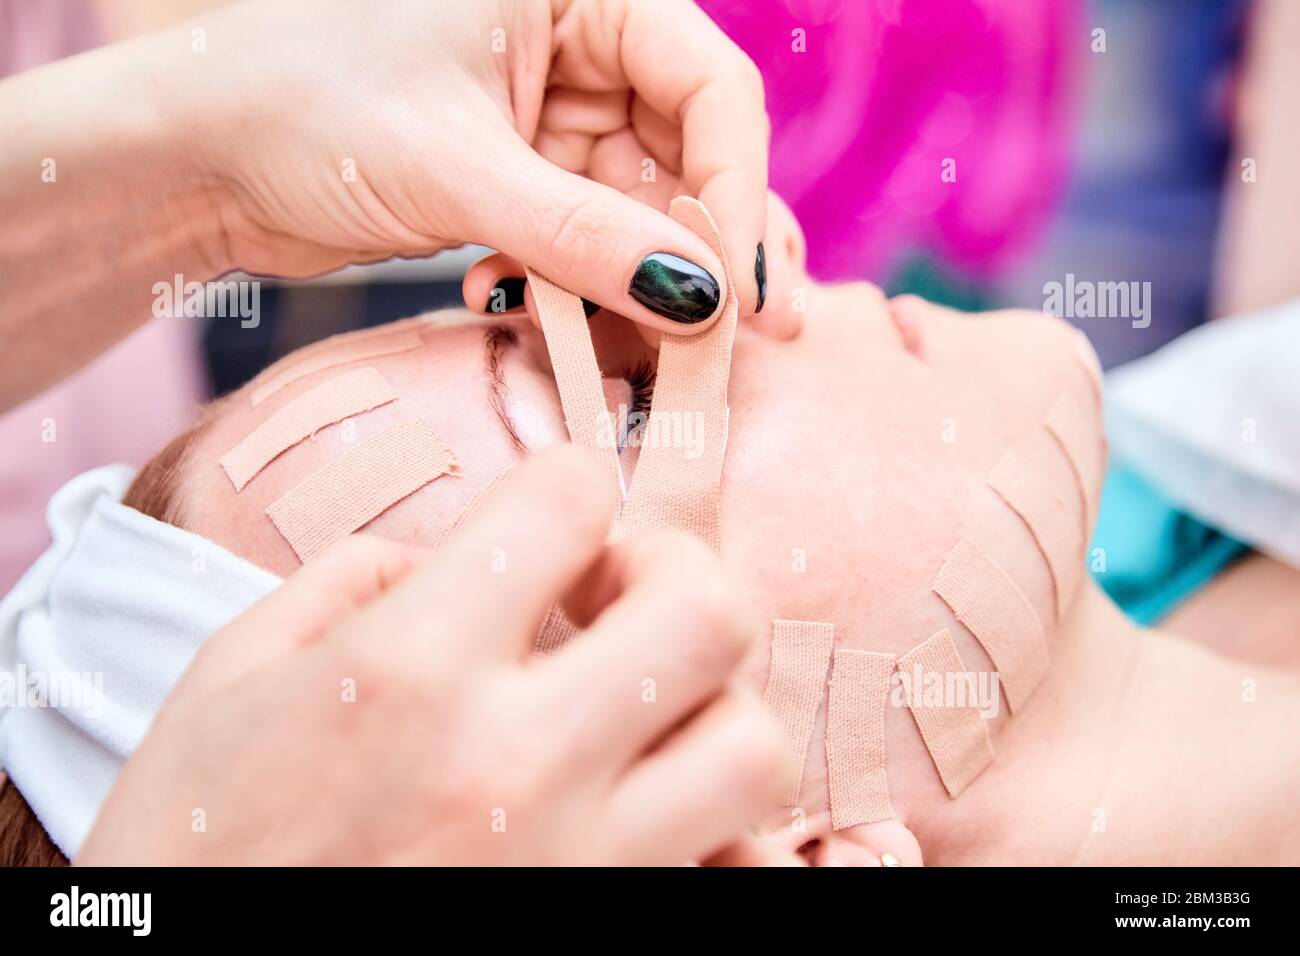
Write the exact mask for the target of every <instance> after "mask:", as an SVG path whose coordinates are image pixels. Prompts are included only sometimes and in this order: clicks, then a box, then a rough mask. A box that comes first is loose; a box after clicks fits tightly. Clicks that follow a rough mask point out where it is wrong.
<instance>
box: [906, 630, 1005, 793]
mask: <svg viewBox="0 0 1300 956" xmlns="http://www.w3.org/2000/svg"><path fill="white" fill-rule="evenodd" d="M898 673H899V675H900V679H901V681H902V685H903V694H904V699H905V700H906V701H907V706H908V709H910V710H911V712H912V718H913V719H914V720H915V721H916V726H917V729H919V730H920V731H921V739H922V740H924V741H925V747H926V749H927V750H929V751H930V757H931V759H932V760H934V766H935V768H936V769H937V770H938V771H939V778H940V779H941V780H942V781H943V785H944V788H945V789H946V790H947V791H948V796H950V797H956V796H957V795H958V794H960V793H961V792H962V791H963V790H965V789H966V787H967V786H968V785H969V784H970V782H971V781H972V780H974V779H975V778H976V777H977V776H979V774H980V772H981V771H982V770H983V769H984V768H985V767H987V766H988V765H989V764H990V763H992V761H993V741H992V740H991V739H990V737H989V729H988V725H987V723H986V722H985V720H984V717H983V716H982V715H981V713H980V708H979V707H978V706H976V702H975V701H973V700H972V695H973V693H974V689H973V688H972V686H971V681H970V679H969V677H968V676H967V672H966V667H965V665H964V664H963V663H962V659H961V655H960V654H958V653H957V645H956V644H954V643H953V642H952V635H950V634H949V633H948V631H947V630H942V631H939V632H938V633H936V634H932V635H931V636H930V637H929V638H927V639H926V640H925V641H923V642H922V643H920V644H918V645H917V646H916V647H914V648H912V649H911V650H910V651H908V652H907V653H906V654H904V655H903V656H902V657H900V658H899V659H898Z"/></svg>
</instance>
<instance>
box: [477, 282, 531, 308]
mask: <svg viewBox="0 0 1300 956" xmlns="http://www.w3.org/2000/svg"><path fill="white" fill-rule="evenodd" d="M523 304H524V280H523V279H519V278H513V277H510V278H505V279H502V280H501V281H500V282H498V283H497V284H496V285H494V286H493V287H492V291H491V292H489V293H488V300H487V305H486V306H485V307H484V309H483V311H484V312H509V311H510V310H511V309H517V308H519V307H520V306H521V305H523Z"/></svg>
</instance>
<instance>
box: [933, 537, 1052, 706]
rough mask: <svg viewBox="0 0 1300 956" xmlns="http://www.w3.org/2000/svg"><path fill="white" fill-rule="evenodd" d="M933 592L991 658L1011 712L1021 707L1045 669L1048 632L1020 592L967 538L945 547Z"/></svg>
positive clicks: (990, 559)
mask: <svg viewBox="0 0 1300 956" xmlns="http://www.w3.org/2000/svg"><path fill="white" fill-rule="evenodd" d="M933 589H934V593H935V594H937V595H939V597H940V598H941V599H942V600H943V602H944V603H945V604H947V605H948V607H949V608H951V609H952V613H953V615H954V616H956V618H957V620H959V621H960V622H961V623H962V624H964V625H965V626H966V628H967V629H968V630H969V631H970V632H971V633H972V634H974V635H975V639H976V640H977V641H979V642H980V646H982V647H983V648H984V650H985V651H986V652H987V653H988V655H989V657H990V658H992V659H993V666H995V667H996V668H997V669H998V679H999V681H1000V682H1001V684H1002V689H1003V691H1005V693H1006V695H1007V704H1008V706H1010V708H1011V712H1012V713H1013V714H1014V713H1017V712H1019V710H1020V709H1021V708H1022V707H1024V706H1025V702H1026V701H1027V700H1028V699H1029V695H1030V694H1032V693H1033V692H1034V688H1035V687H1037V686H1038V683H1039V681H1041V680H1042V679H1043V675H1044V674H1046V673H1047V664H1048V656H1047V635H1046V634H1044V633H1043V625H1042V623H1041V622H1040V621H1039V620H1038V614H1037V613H1036V612H1035V611H1034V607H1033V605H1032V604H1030V603H1029V599H1028V598H1027V597H1025V595H1024V592H1023V591H1021V590H1020V588H1018V587H1017V586H1016V582H1015V581H1013V580H1011V576H1010V575H1009V574H1007V572H1006V571H1004V570H1002V568H1001V567H999V566H998V565H997V564H995V563H994V561H993V559H992V558H990V557H989V556H988V555H987V554H985V553H984V552H983V551H981V550H980V549H979V548H978V547H977V546H976V544H975V542H973V541H971V540H970V539H969V538H962V539H961V540H960V541H958V542H957V545H956V546H955V547H954V548H953V549H952V550H951V551H949V552H948V556H947V557H946V558H945V559H944V562H943V567H941V568H940V569H939V573H938V575H937V576H936V577H935V579H934V584H933Z"/></svg>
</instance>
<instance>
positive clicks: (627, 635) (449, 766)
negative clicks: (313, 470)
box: [77, 446, 791, 864]
mask: <svg viewBox="0 0 1300 956" xmlns="http://www.w3.org/2000/svg"><path fill="white" fill-rule="evenodd" d="M613 508H614V501H613V496H612V494H611V489H610V488H609V483H608V481H607V479H606V477H605V475H604V473H603V471H602V470H601V469H600V468H599V467H598V466H597V465H596V464H595V463H594V462H593V461H591V460H590V459H588V458H587V457H586V454H585V453H584V452H581V451H578V450H577V449H574V448H573V447H572V446H563V447H561V448H558V449H552V450H549V451H547V452H543V453H542V454H540V455H538V456H536V457H535V458H533V459H530V460H529V461H528V462H526V463H525V464H523V465H522V466H520V467H519V468H518V469H517V472H516V473H515V474H513V475H512V476H511V477H510V478H509V479H507V481H506V483H505V484H503V485H502V487H501V489H500V490H499V492H498V493H496V494H495V495H494V496H493V498H492V499H491V500H490V501H489V502H488V504H487V505H486V506H485V507H483V508H482V509H480V510H479V511H478V512H476V513H475V515H474V516H473V517H472V518H471V519H470V520H469V521H467V523H466V524H465V525H464V526H463V527H462V528H461V529H459V530H458V531H457V533H456V534H455V535H454V536H453V537H452V539H451V540H450V541H449V542H448V543H447V544H446V545H444V546H443V547H442V548H441V549H440V550H438V551H437V552H436V553H435V554H433V555H432V556H429V555H428V553H427V552H423V551H418V550H414V549H410V548H405V547H401V546H397V545H393V544H388V543H384V542H381V541H379V540H377V539H372V538H368V537H360V536H358V537H353V538H350V539H348V540H347V541H345V542H343V543H341V544H340V545H339V546H336V547H335V548H334V549H333V550H331V551H329V552H326V553H324V554H322V556H321V557H320V558H319V559H316V560H313V561H311V562H309V563H308V564H307V565H305V566H304V567H303V568H302V569H301V570H300V571H299V572H298V573H297V574H295V575H294V576H293V577H292V578H290V579H289V580H288V581H287V582H286V583H285V585H284V586H283V587H281V588H280V589H279V590H278V591H276V592H275V593H274V594H272V595H270V596H269V597H268V598H266V599H265V600H263V601H262V602H261V603H259V604H258V605H256V606H255V607H254V608H253V609H252V610H250V611H249V612H247V613H246V614H244V615H243V616H242V617H240V618H239V619H238V620H236V621H235V622H234V623H232V624H230V625H229V626H228V627H226V628H225V629H224V630H222V631H221V632H220V633H218V634H217V635H215V636H214V637H213V638H212V639H211V640H210V641H209V642H208V643H207V644H205V645H204V647H203V650H202V651H201V652H200V654H199V655H198V657H197V658H196V660H195V662H194V664H193V666H192V667H191V669H190V670H189V671H188V672H187V674H186V676H185V677H184V678H183V680H182V681H181V683H180V685H179V686H178V687H177V689H176V690H175V692H174V693H173V695H172V697H171V698H169V700H168V702H167V703H166V705H165V706H164V707H163V709H162V711H161V712H160V713H159V715H158V717H157V719H156V721H155V722H154V724H153V726H152V728H151V729H150V731H149V733H148V735H147V736H146V738H145V740H144V741H143V743H142V744H141V746H140V747H139V749H138V750H137V751H136V753H135V754H134V755H133V756H132V757H131V759H130V760H129V761H128V762H127V765H126V768H125V769H124V771H123V773H122V774H121V776H120V777H119V779H118V781H117V784H116V785H115V787H114V789H113V791H112V792H111V793H110V795H109V797H108V799H107V801H106V802H105V804H104V806H103V808H102V810H101V812H100V815H99V817H98V819H97V820H96V823H95V826H94V828H93V830H92V832H91V834H90V836H89V837H88V838H87V840H86V842H85V844H84V845H83V848H82V852H81V854H80V855H79V857H78V858H77V862H78V863H82V864H124V863H125V864H129V863H141V864H143V863H149V864H154V863H161V864H168V863H181V864H185V863H248V862H257V863H265V864H311V863H363V864H364V863H438V864H484V863H517V864H547V863H550V864H582V863H593V864H670V863H682V862H686V861H690V860H702V859H707V858H709V857H711V856H714V855H715V854H717V853H719V852H723V853H724V854H725V852H726V847H727V846H728V845H730V844H731V843H732V842H733V841H741V842H742V844H746V843H748V842H749V840H748V838H747V836H746V835H745V834H746V826H747V825H748V824H751V823H753V822H755V821H757V820H758V819H759V818H760V817H762V816H763V815H764V814H765V813H766V812H767V811H769V810H771V809H772V808H774V807H775V806H777V805H778V804H779V803H780V799H781V796H782V795H783V794H784V793H785V791H786V787H787V784H788V779H789V775H790V772H791V768H790V767H789V766H788V761H789V758H788V756H787V747H786V745H785V743H784V738H783V736H782V734H781V731H780V730H779V728H778V727H777V726H776V725H775V723H774V722H773V720H772V719H771V717H770V716H769V715H768V714H767V713H766V711H764V710H763V708H762V705H761V704H760V703H759V702H758V701H757V700H756V699H755V698H753V697H752V696H750V695H748V694H744V693H741V692H739V691H737V690H733V689H731V688H730V687H729V685H728V681H729V678H730V676H731V674H732V672H733V670H734V669H735V667H736V666H737V664H738V663H739V661H740V659H741V656H742V654H743V653H744V652H745V650H746V647H747V644H748V641H749V638H750V637H751V635H752V633H753V629H752V628H751V627H750V626H749V625H750V622H749V620H748V618H747V615H746V614H745V612H744V608H743V606H742V605H741V604H740V603H738V601H737V599H736V597H735V596H734V594H733V593H732V591H731V590H730V587H729V586H728V585H727V583H726V581H725V578H724V577H723V575H722V573H721V568H720V564H719V563H718V561H717V559H716V558H715V557H714V556H713V555H712V553H710V552H709V551H708V550H707V549H706V548H704V547H703V546H702V545H700V544H698V543H697V542H695V541H694V540H693V539H690V538H687V537H684V536H681V535H678V534H675V533H674V534H662V535H649V536H642V537H639V538H631V539H628V540H626V541H623V542H620V543H618V544H615V545H612V546H607V545H606V544H605V542H604V538H605V534H606V532H607V530H608V526H609V521H610V518H611V515H612V513H613ZM565 595H569V596H570V598H572V599H571V600H569V601H567V602H566V607H567V609H568V610H569V611H570V613H571V615H572V616H573V617H574V618H575V620H576V621H578V622H579V623H581V624H584V625H588V627H587V631H586V633H585V634H584V635H583V636H582V637H581V638H579V639H577V640H575V641H574V642H573V643H572V644H570V645H569V646H567V647H565V648H563V649H561V650H560V651H558V652H556V653H554V654H552V655H551V656H549V657H546V658H533V659H530V655H529V648H530V644H531V640H532V638H533V635H534V634H535V633H536V631H537V629H538V625H539V624H540V622H541V620H542V618H543V616H544V615H545V613H546V609H547V608H548V607H549V606H550V605H551V604H552V602H554V601H556V600H559V599H560V598H561V597H563V596H565ZM724 858H725V857H724Z"/></svg>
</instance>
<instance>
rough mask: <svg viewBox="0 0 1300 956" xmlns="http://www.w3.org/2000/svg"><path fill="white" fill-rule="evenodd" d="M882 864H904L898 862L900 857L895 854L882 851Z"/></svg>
mask: <svg viewBox="0 0 1300 956" xmlns="http://www.w3.org/2000/svg"><path fill="white" fill-rule="evenodd" d="M880 865H881V866H902V865H903V864H901V863H899V862H898V857H896V856H894V854H892V853H882V854H880Z"/></svg>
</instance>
